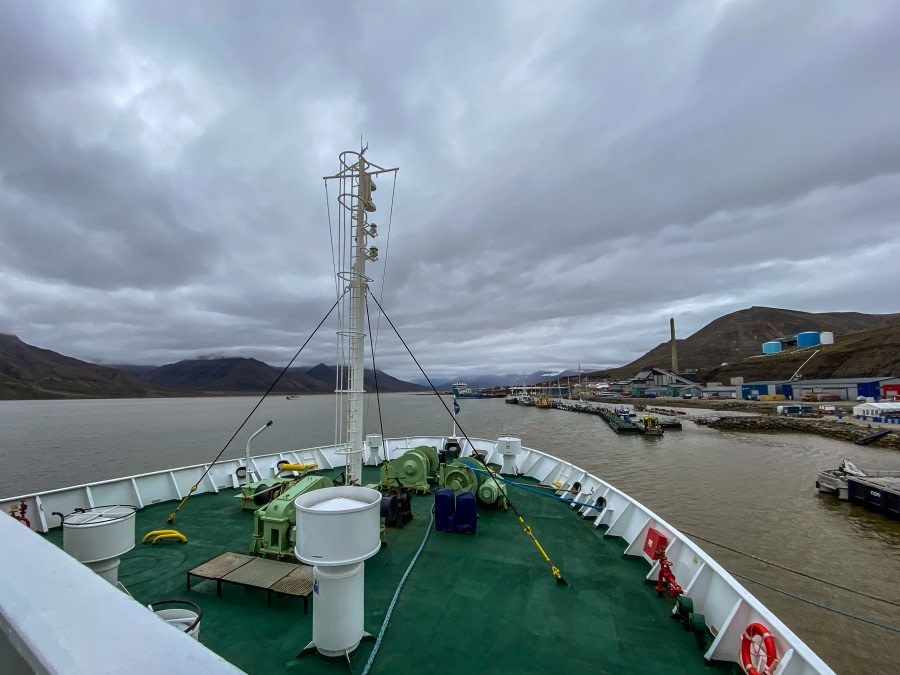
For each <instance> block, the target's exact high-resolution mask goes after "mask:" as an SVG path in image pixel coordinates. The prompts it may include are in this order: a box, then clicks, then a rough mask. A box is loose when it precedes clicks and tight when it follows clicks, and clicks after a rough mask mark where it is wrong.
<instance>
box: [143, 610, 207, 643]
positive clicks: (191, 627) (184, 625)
mask: <svg viewBox="0 0 900 675" xmlns="http://www.w3.org/2000/svg"><path fill="white" fill-rule="evenodd" d="M163 605H181V607H176V608H173V609H156V607H158V606H163ZM186 607H187V608H190V609H187V608H186ZM147 608H148V609H149V610H150V611H151V612H153V613H154V614H156V616H157V617H159V618H160V619H162V620H163V621H165V622H166V623H167V624H169V625H170V626H172V627H174V628H177V629H178V630H180V631H181V632H182V633H187V634H188V635H190V636H191V637H192V638H194V639H195V640H198V641H199V640H200V617H201V610H200V608H199V607H198V606H197V605H195V604H194V603H192V602H188V601H187V600H160V601H158V602H151V603H150V604H149V605H147Z"/></svg>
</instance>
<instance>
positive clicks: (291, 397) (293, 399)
mask: <svg viewBox="0 0 900 675" xmlns="http://www.w3.org/2000/svg"><path fill="white" fill-rule="evenodd" d="M285 398H286V399H287V400H288V401H296V400H297V399H298V398H300V397H299V396H298V395H297V394H288V395H287V396H285Z"/></svg>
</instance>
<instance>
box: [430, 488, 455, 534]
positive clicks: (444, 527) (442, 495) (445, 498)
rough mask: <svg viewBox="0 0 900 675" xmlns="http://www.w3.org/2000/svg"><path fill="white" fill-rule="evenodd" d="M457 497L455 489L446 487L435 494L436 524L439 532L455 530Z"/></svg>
mask: <svg viewBox="0 0 900 675" xmlns="http://www.w3.org/2000/svg"><path fill="white" fill-rule="evenodd" d="M455 511H456V499H455V496H454V494H453V490H450V489H449V488H445V489H443V490H438V491H437V492H436V493H435V494H434V526H435V528H437V530H438V532H453V521H454V515H455Z"/></svg>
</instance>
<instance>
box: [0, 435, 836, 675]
mask: <svg viewBox="0 0 900 675" xmlns="http://www.w3.org/2000/svg"><path fill="white" fill-rule="evenodd" d="M446 440H447V438H446V437H443V436H409V437H405V438H392V439H386V440H385V441H383V443H382V446H381V451H380V453H379V455H378V457H375V456H369V457H368V458H367V460H366V462H367V464H376V463H378V462H380V461H382V460H383V459H384V456H385V453H387V455H388V457H389V458H394V457H397V456H399V455H400V454H402V453H403V451H404V450H406V449H407V448H413V447H416V446H417V445H432V446H435V447H438V448H442V447H443V446H444V443H445V442H446ZM461 445H462V454H463V455H470V454H471V453H472V449H473V446H474V449H475V450H477V451H478V452H479V453H483V454H486V455H487V461H488V462H490V463H496V464H501V463H502V457H501V456H500V453H499V450H498V447H497V442H496V441H491V440H485V439H472V441H471V444H470V443H469V442H468V441H466V440H462V441H461ZM337 449H338V446H321V447H316V448H308V449H304V450H294V451H287V452H279V453H272V454H266V455H259V456H256V457H253V458H252V459H251V464H252V465H253V466H252V467H251V470H253V471H254V472H256V473H257V475H258V476H260V478H261V479H262V480H264V479H265V478H267V477H270V476H274V475H275V474H276V473H277V465H278V462H280V461H287V462H290V463H297V464H311V463H314V464H316V465H317V466H318V467H319V468H320V469H326V470H327V469H333V468H338V467H341V466H343V457H342V456H341V455H340V454H338V453H337V452H336V450H337ZM516 464H517V466H518V468H519V471H520V473H522V474H524V475H527V476H529V477H531V478H534V479H536V480H538V481H539V482H541V483H542V484H544V485H553V486H556V487H558V488H559V494H569V493H572V489H573V487H574V486H575V483H578V484H579V490H578V492H577V494H575V495H572V494H570V496H573V497H574V500H575V501H576V502H581V503H590V504H594V503H596V501H597V500H598V499H599V498H600V497H602V498H603V499H604V500H605V506H604V507H603V508H602V509H601V510H600V511H599V513H598V512H597V510H596V509H594V508H591V507H589V506H580V507H579V506H573V507H572V508H573V509H578V510H579V512H580V514H581V515H582V516H583V517H585V518H589V519H590V520H591V521H592V524H593V526H594V527H596V528H599V527H600V526H604V527H606V528H607V529H606V532H605V535H606V536H608V537H619V538H621V539H622V540H623V541H624V542H625V545H626V548H625V554H626V555H630V556H636V557H641V558H643V559H644V560H646V561H647V563H648V565H650V566H651V568H650V571H649V572H648V573H647V579H655V578H656V577H657V576H658V571H659V568H658V562H656V561H654V560H653V559H652V558H651V557H650V556H649V555H648V554H647V553H646V552H645V551H644V542H645V541H646V540H647V536H648V534H649V531H650V529H651V528H652V529H654V530H656V531H657V532H659V533H661V534H662V535H664V536H665V537H666V538H667V539H668V542H669V544H668V548H667V549H666V555H667V557H668V559H669V560H670V561H671V562H672V563H673V565H672V572H673V573H674V574H675V577H676V579H677V580H678V582H679V584H680V585H681V586H682V587H683V588H684V593H685V595H686V596H687V597H689V598H691V599H692V601H693V604H694V611H695V612H697V613H700V614H703V615H704V617H705V618H706V623H707V625H708V626H709V629H710V631H711V632H712V634H713V635H714V639H713V642H712V644H711V646H710V647H709V649H708V650H707V651H706V654H705V657H706V658H707V659H715V660H720V661H732V662H738V661H739V655H740V653H741V636H742V635H743V633H744V631H745V629H746V627H747V626H748V625H750V624H751V623H757V622H758V623H762V624H764V625H765V626H767V627H768V629H769V632H770V633H771V634H772V635H773V637H774V638H775V645H776V647H777V650H778V655H779V659H780V663H779V664H778V666H777V668H776V669H775V670H774V671H773V673H772V675H813V674H815V673H823V674H824V673H833V672H834V671H832V670H831V668H829V667H828V666H827V665H826V664H825V662H824V661H822V659H820V658H819V657H818V656H817V655H816V654H815V652H813V651H812V650H811V649H810V648H809V647H808V646H807V645H806V644H805V643H804V642H803V641H802V640H801V639H800V638H799V637H797V636H796V635H795V634H794V633H793V632H792V631H791V630H790V629H789V628H788V627H787V626H786V625H785V624H784V623H783V622H782V621H781V620H780V619H779V618H778V617H777V616H775V614H773V613H772V612H771V611H770V610H769V609H768V608H767V607H766V606H765V605H763V604H762V602H760V601H759V600H758V599H757V598H756V597H754V596H753V595H752V594H751V593H750V592H749V591H748V590H747V589H746V588H744V587H743V586H742V585H741V584H740V583H739V582H738V581H736V580H735V579H734V578H733V577H732V576H731V575H730V574H729V573H728V572H727V571H726V570H725V569H724V568H722V567H721V566H720V565H719V564H718V563H717V562H716V561H715V560H713V559H712V558H711V557H710V556H709V555H707V553H706V552H705V551H703V549H701V548H700V547H699V546H698V545H697V544H695V543H694V542H693V541H691V540H690V539H689V538H688V537H687V536H686V535H684V534H682V533H681V532H679V531H678V530H677V529H676V528H674V527H672V526H671V525H670V524H669V523H667V522H666V521H665V520H663V519H662V518H660V517H659V516H658V515H656V514H655V513H653V512H652V511H650V510H649V509H647V508H646V507H645V506H643V505H642V504H640V503H639V502H637V501H635V500H634V499H632V498H631V497H629V496H628V495H626V494H625V493H624V492H622V491H620V490H617V489H616V488H614V487H613V486H611V485H609V484H608V483H606V482H604V481H603V480H601V479H599V478H598V477H596V476H594V475H593V474H590V473H587V472H586V471H585V470H583V469H581V468H580V467H578V466H576V465H574V464H571V463H570V462H566V461H564V460H561V459H559V458H557V457H553V456H552V455H548V454H546V453H544V452H540V451H538V450H534V449H531V448H527V447H524V446H523V447H522V451H521V454H520V455H519V457H518V458H517V460H516ZM241 466H243V460H242V459H228V460H222V461H221V462H219V463H217V464H215V465H214V466H212V467H211V468H210V467H209V465H208V464H196V465H193V466H186V467H181V468H177V469H168V470H165V471H156V472H151V473H145V474H139V475H136V476H129V477H127V478H117V479H113V480H106V481H98V482H95V483H90V484H85V485H77V486H74V487H68V488H61V489H57V490H48V491H45V492H40V493H36V494H30V495H23V496H19V497H11V498H6V499H3V500H0V509H2V510H3V511H4V512H7V513H8V512H9V511H10V509H15V508H17V507H18V506H19V504H20V502H23V501H24V502H25V503H26V505H27V507H28V508H27V512H26V515H31V516H32V518H31V525H32V528H33V529H35V530H37V531H40V532H46V531H47V530H48V529H50V528H52V527H56V526H58V525H59V522H58V518H57V517H56V516H53V515H52V514H53V513H54V512H57V513H62V514H67V513H71V512H72V511H74V510H75V509H76V508H90V507H93V506H97V505H101V504H134V505H135V506H137V507H139V508H143V507H145V506H149V505H151V504H157V503H161V502H167V501H176V500H180V499H183V498H184V496H185V495H187V494H188V493H189V491H190V488H191V487H192V486H193V485H194V483H195V482H197V481H198V480H200V479H201V476H203V478H202V480H200V484H199V485H198V488H197V492H198V493H200V492H218V491H219V490H222V489H231V488H236V487H238V484H239V483H238V478H237V475H236V474H237V470H238V468H239V467H241ZM207 470H208V471H207ZM204 473H206V475H205V476H204ZM4 520H6V519H4ZM9 521H10V522H12V520H11V519H9ZM14 524H15V523H14ZM19 527H21V525H19ZM51 548H52V547H51ZM10 550H17V549H15V548H10ZM73 562H74V561H73ZM75 564H76V565H77V564H78V563H75ZM18 568H19V564H18V563H17V569H18ZM7 578H9V577H7ZM103 583H105V582H103ZM0 602H3V599H2V598H0ZM0 609H2V608H0ZM3 611H5V609H4V610H3ZM0 653H2V652H0Z"/></svg>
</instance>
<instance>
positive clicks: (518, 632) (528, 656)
mask: <svg viewBox="0 0 900 675" xmlns="http://www.w3.org/2000/svg"><path fill="white" fill-rule="evenodd" d="M367 478H368V476H367ZM234 494H235V491H232V490H228V491H223V492H220V493H219V494H218V495H211V494H202V495H197V496H194V497H192V498H191V499H190V500H189V501H188V503H187V504H186V506H185V507H184V508H183V509H182V510H181V512H180V513H179V515H178V517H177V519H176V521H175V523H174V524H173V525H167V523H166V519H167V517H168V515H169V513H171V511H172V510H173V508H174V504H173V503H167V504H158V505H154V506H150V507H148V508H145V509H143V510H141V511H139V512H138V514H137V538H138V542H140V538H141V537H142V536H143V534H145V533H146V532H148V531H150V530H153V529H161V528H165V527H175V528H176V529H178V530H179V531H181V532H182V533H183V534H184V535H186V536H187V537H188V543H186V544H185V543H177V542H160V543H158V544H156V545H151V544H141V543H138V544H137V545H136V547H135V549H134V550H133V551H131V552H130V553H128V554H126V555H125V556H123V558H122V564H121V567H120V568H119V580H120V581H121V582H122V584H123V585H125V587H126V588H128V590H129V591H130V592H131V593H132V595H133V596H134V597H135V598H136V599H137V600H138V601H140V602H142V603H148V602H153V601H157V600H164V599H186V600H191V601H192V602H194V603H196V604H198V605H200V606H201V607H202V610H203V618H202V624H201V631H200V639H201V642H202V643H203V644H204V645H206V646H207V647H209V648H210V649H212V650H213V651H215V652H217V653H219V654H221V655H222V656H224V657H225V658H226V659H228V660H229V661H231V662H232V663H233V664H235V665H236V666H238V667H239V668H241V669H243V670H245V671H247V672H248V673H273V672H281V671H285V670H295V671H300V672H331V673H342V672H347V669H346V665H344V666H341V665H340V664H336V663H333V662H331V663H329V662H325V661H324V660H321V659H320V658H319V657H318V656H315V655H312V656H305V657H302V658H300V659H297V658H296V655H297V653H298V652H299V651H300V650H301V649H302V648H303V647H304V646H306V644H307V643H308V642H309V641H310V638H311V636H312V615H313V612H312V604H313V602H314V600H313V599H311V600H310V611H309V614H308V615H304V614H303V600H302V599H300V598H292V597H279V596H276V595H274V594H273V597H272V603H271V607H270V606H267V603H266V592H265V591H263V590H256V589H247V588H242V587H238V586H233V585H230V584H223V585H222V595H221V597H218V596H217V595H216V584H215V582H214V581H206V580H199V579H195V580H194V581H193V582H192V586H191V590H190V591H187V590H186V572H187V570H190V569H192V568H194V567H196V566H198V565H200V564H202V563H204V562H206V561H208V560H210V559H212V558H214V557H216V556H218V555H219V554H220V553H223V552H225V551H235V552H239V553H246V552H247V548H248V546H249V542H250V534H251V530H252V525H253V514H252V512H250V511H241V510H240V508H239V503H240V502H239V501H238V500H237V499H235V498H234V497H233V495H234ZM510 496H511V497H512V499H513V501H514V503H515V504H516V506H517V508H518V509H519V510H520V511H521V512H522V513H523V514H524V515H525V518H526V521H527V522H529V524H530V525H531V526H532V528H533V529H534V532H535V534H536V536H537V537H538V539H539V540H540V542H541V544H542V545H543V546H544V548H545V549H546V550H547V552H548V553H549V555H550V556H551V557H552V559H553V561H554V563H556V565H558V566H559V568H560V569H561V571H562V574H563V576H564V577H565V579H566V581H567V582H568V584H569V585H568V586H565V585H558V584H557V583H556V582H555V580H554V578H553V576H552V574H551V572H550V568H549V566H548V565H547V564H546V563H545V562H544V560H543V559H542V558H541V556H540V554H539V553H538V551H537V549H536V548H535V546H534V544H533V543H532V542H531V540H530V539H529V538H528V537H527V536H525V535H524V534H523V533H522V529H521V527H520V526H519V525H518V523H517V520H516V518H515V515H514V514H513V512H512V511H508V512H506V513H504V512H502V511H494V510H490V509H484V508H482V509H480V512H479V516H480V517H479V523H478V532H477V534H475V535H461V534H448V533H443V532H437V531H432V533H431V536H430V537H429V539H428V543H427V544H426V545H425V548H424V550H423V552H422V555H421V556H420V558H419V560H418V562H417V564H416V567H415V568H414V569H413V571H412V573H411V574H410V576H409V578H408V580H407V583H406V585H405V587H404V589H403V591H402V593H401V595H400V600H399V601H398V603H397V606H396V607H395V609H394V613H393V616H392V620H391V623H390V626H389V627H388V629H387V633H386V635H385V637H384V641H383V644H382V645H381V648H380V651H379V653H378V655H377V658H376V660H375V662H374V665H373V667H372V672H401V673H402V672H412V671H421V670H422V669H427V670H429V671H434V672H441V673H467V672H492V673H507V672H539V673H550V672H553V671H556V670H558V669H566V670H567V671H570V672H590V673H638V672H663V671H665V672H666V673H700V672H706V673H708V672H710V669H711V668H712V669H713V670H718V669H722V672H734V673H738V672H741V671H740V669H739V668H737V666H733V667H732V664H714V665H712V666H710V665H709V664H706V662H705V661H704V659H703V655H702V652H701V650H700V649H699V648H698V647H697V646H696V644H695V642H694V638H693V636H692V634H690V633H689V632H687V631H685V630H684V629H683V628H682V627H681V625H680V624H679V623H678V622H676V621H673V620H672V619H671V618H669V614H670V610H671V608H672V606H673V604H674V603H673V602H672V600H671V599H668V598H666V599H660V598H658V597H657V595H656V593H655V591H654V590H653V586H652V585H651V584H649V583H646V582H645V581H644V576H645V575H646V573H647V571H648V567H647V566H646V564H645V563H643V562H642V561H640V560H637V559H632V558H626V557H624V556H623V551H624V545H623V542H622V541H621V540H618V539H613V538H605V537H604V536H603V534H602V531H598V530H595V529H594V528H593V527H592V526H591V523H590V521H587V520H583V519H582V518H581V517H580V516H579V515H578V514H577V513H575V512H573V511H572V510H571V509H569V508H568V507H567V506H564V505H562V504H560V503H559V502H557V501H555V500H552V499H546V498H542V497H539V496H536V495H532V494H531V493H529V492H525V491H521V490H518V489H515V488H510ZM432 504H433V497H431V496H419V497H415V498H414V501H413V513H414V519H413V521H412V523H410V524H409V525H407V526H406V527H405V528H403V529H401V530H396V529H389V530H388V531H387V537H388V545H387V547H385V548H382V550H381V552H380V553H378V554H377V555H376V556H375V557H374V558H371V559H370V560H368V561H366V572H365V575H366V579H365V587H366V598H365V608H366V629H367V630H368V631H369V632H370V633H372V634H373V635H377V634H378V632H379V630H380V629H381V624H382V621H383V619H384V616H385V613H386V611H387V608H388V605H389V604H390V601H391V598H392V596H393V594H394V591H395V589H396V586H397V584H398V583H399V581H400V578H401V577H402V575H403V573H404V571H405V570H406V568H407V566H408V564H409V561H410V560H411V558H412V556H413V554H414V553H415V551H416V550H417V549H418V547H419V545H420V543H421V541H422V538H423V536H424V534H425V530H426V527H427V526H428V523H429V519H430V510H431V506H432ZM48 537H49V538H50V539H51V540H52V541H54V542H55V543H56V544H58V545H61V540H62V534H61V532H60V530H54V531H53V532H52V533H51V534H50V535H48ZM313 597H314V596H313ZM373 645H374V641H364V642H363V643H362V644H361V645H360V647H359V649H357V650H356V652H355V653H354V654H353V655H352V657H351V663H352V670H353V672H356V673H359V672H362V670H363V668H364V666H365V664H366V661H367V660H368V658H369V654H370V652H371V650H372V647H373Z"/></svg>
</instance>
